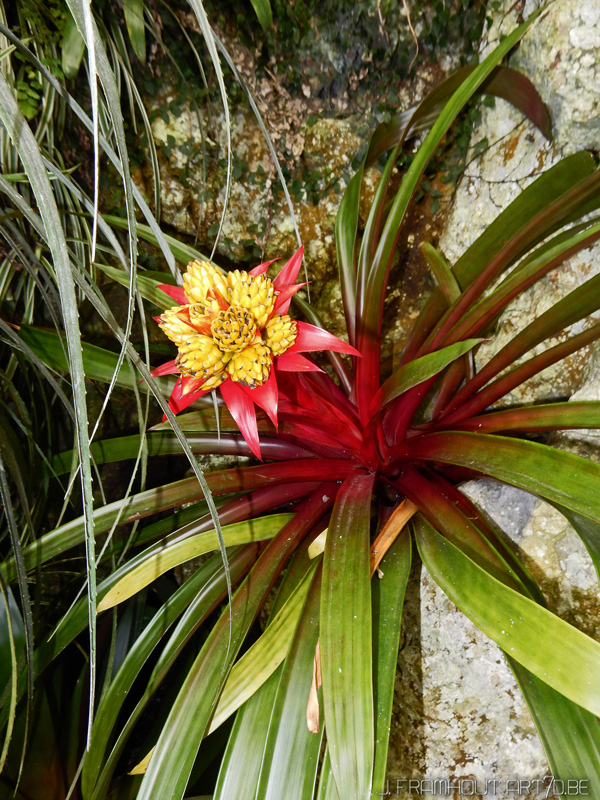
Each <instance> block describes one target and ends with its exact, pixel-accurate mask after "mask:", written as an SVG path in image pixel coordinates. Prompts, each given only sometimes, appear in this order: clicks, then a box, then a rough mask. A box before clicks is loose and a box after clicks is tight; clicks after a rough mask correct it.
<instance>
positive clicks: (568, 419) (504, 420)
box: [459, 400, 600, 433]
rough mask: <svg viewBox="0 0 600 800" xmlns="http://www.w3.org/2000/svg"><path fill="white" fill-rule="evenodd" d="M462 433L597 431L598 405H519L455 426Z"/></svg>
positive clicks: (599, 414) (599, 423)
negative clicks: (587, 429) (578, 429)
mask: <svg viewBox="0 0 600 800" xmlns="http://www.w3.org/2000/svg"><path fill="white" fill-rule="evenodd" d="M459 427H460V429H461V430H463V431H473V432H476V433H499V432H500V431H522V432H533V431H556V430H569V429H577V428H600V402H597V401H594V400H581V401H575V400H573V401H572V402H569V403H547V404H543V405H539V406H521V408H509V409H507V410H506V411H494V412H492V413H491V414H482V415H481V416H480V417H472V418H471V419H466V420H464V421H463V422H460V423H459Z"/></svg>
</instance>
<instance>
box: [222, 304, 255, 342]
mask: <svg viewBox="0 0 600 800" xmlns="http://www.w3.org/2000/svg"><path fill="white" fill-rule="evenodd" d="M211 330H212V336H213V339H214V340H215V342H216V343H217V344H218V345H219V347H220V348H221V350H223V352H225V353H227V352H235V353H239V352H240V351H241V350H244V348H246V347H248V346H249V345H250V344H252V342H253V341H254V337H255V336H256V325H255V324H254V317H253V316H252V314H251V313H250V311H248V310H247V309H245V308H240V307H239V306H230V308H228V309H227V311H221V312H220V313H219V315H218V316H217V317H216V318H215V319H214V320H213V322H212V326H211Z"/></svg>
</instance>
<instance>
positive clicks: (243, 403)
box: [220, 380, 262, 461]
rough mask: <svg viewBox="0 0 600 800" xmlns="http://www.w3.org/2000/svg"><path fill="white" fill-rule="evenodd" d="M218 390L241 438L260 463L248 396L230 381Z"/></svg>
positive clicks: (258, 447)
mask: <svg viewBox="0 0 600 800" xmlns="http://www.w3.org/2000/svg"><path fill="white" fill-rule="evenodd" d="M220 389H221V394H222V395H223V400H225V403H226V405H227V408H228V409H229V411H230V413H231V416H232V417H233V418H234V420H235V421H236V424H237V426H238V428H239V429H240V431H241V432H242V436H243V437H244V439H245V440H246V441H247V442H248V445H249V446H250V449H251V450H252V452H253V453H254V455H255V456H256V457H257V458H260V460H261V461H262V456H261V454H260V443H259V441H258V426H257V424H256V413H255V411H254V403H253V402H252V400H251V399H250V398H249V397H248V395H246V394H245V393H244V391H243V390H242V387H241V386H238V385H237V384H236V383H234V382H233V381H232V380H226V381H225V382H224V383H222V384H221V386H220Z"/></svg>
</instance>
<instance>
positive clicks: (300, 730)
mask: <svg viewBox="0 0 600 800" xmlns="http://www.w3.org/2000/svg"><path fill="white" fill-rule="evenodd" d="M320 595H321V575H320V573H319V574H317V577H316V579H315V582H314V584H313V586H312V588H311V590H310V594H309V596H308V600H307V603H306V608H305V609H304V614H303V615H302V619H301V620H300V624H299V625H298V630H297V632H296V636H295V638H294V642H293V643H292V647H291V648H290V652H289V654H288V657H287V659H286V661H285V664H284V668H283V671H282V673H281V678H280V681H279V685H278V687H277V694H276V697H275V702H274V704H273V710H272V713H271V717H270V721H269V730H268V735H267V738H266V742H265V747H264V753H263V757H262V764H261V770H260V778H259V782H258V788H257V797H260V798H261V800H280V798H282V797H285V799H286V800H312V797H313V792H314V786H315V782H316V776H317V766H318V762H319V752H320V749H321V741H322V737H323V726H322V725H321V727H320V731H319V733H311V732H310V731H309V730H308V727H307V725H306V702H307V698H308V696H309V692H310V688H311V680H312V675H313V660H314V657H315V647H316V644H317V640H318V636H319V608H320Z"/></svg>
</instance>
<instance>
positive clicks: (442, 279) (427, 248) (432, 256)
mask: <svg viewBox="0 0 600 800" xmlns="http://www.w3.org/2000/svg"><path fill="white" fill-rule="evenodd" d="M421 252H422V253H423V255H424V256H425V261H427V265H428V267H429V269H430V270H431V271H432V272H433V277H434V278H435V280H436V282H437V285H438V286H439V287H440V291H441V293H442V294H443V296H444V297H445V298H446V302H447V303H448V305H449V306H450V305H452V303H454V301H455V300H458V298H459V297H460V295H461V291H462V290H461V288H460V286H459V283H458V281H457V280H456V275H455V274H454V273H453V272H452V269H451V267H450V265H449V264H448V263H447V262H446V259H445V258H444V257H443V256H442V255H441V253H439V252H438V251H437V250H436V249H435V247H434V246H433V245H431V244H429V242H423V244H422V245H421Z"/></svg>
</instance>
